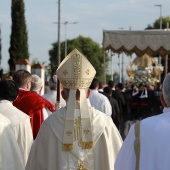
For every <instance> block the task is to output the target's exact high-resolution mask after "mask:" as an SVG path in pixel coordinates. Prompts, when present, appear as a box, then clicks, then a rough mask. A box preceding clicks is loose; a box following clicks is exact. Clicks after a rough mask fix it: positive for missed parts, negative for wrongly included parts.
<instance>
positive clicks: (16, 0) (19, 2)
mask: <svg viewBox="0 0 170 170" xmlns="http://www.w3.org/2000/svg"><path fill="white" fill-rule="evenodd" d="M11 18H12V26H11V36H10V48H9V54H10V58H9V60H8V64H9V67H10V75H12V73H13V72H14V71H15V62H16V61H17V60H18V59H20V58H27V59H29V52H28V35H27V29H26V22H25V8H24V2H23V0H12V5H11Z"/></svg>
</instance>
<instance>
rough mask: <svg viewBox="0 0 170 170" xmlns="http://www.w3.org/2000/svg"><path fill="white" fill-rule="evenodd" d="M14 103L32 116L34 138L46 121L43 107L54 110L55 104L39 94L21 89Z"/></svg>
mask: <svg viewBox="0 0 170 170" xmlns="http://www.w3.org/2000/svg"><path fill="white" fill-rule="evenodd" d="M13 104H14V106H15V107H17V108H18V109H20V110H21V111H23V112H24V113H26V114H27V115H29V116H30V117H31V120H30V121H31V126H32V130H33V137H34V139H35V137H36V136H37V133H38V131H39V128H40V126H41V124H42V122H43V121H44V116H43V108H49V109H50V110H51V111H54V106H53V105H52V104H51V103H50V102H49V101H47V100H46V99H43V98H42V97H41V96H40V95H39V94H37V93H36V92H31V91H25V90H21V89H20V91H19V95H18V98H17V100H15V101H14V103H13Z"/></svg>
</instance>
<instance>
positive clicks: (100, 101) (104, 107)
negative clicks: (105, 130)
mask: <svg viewBox="0 0 170 170" xmlns="http://www.w3.org/2000/svg"><path fill="white" fill-rule="evenodd" d="M98 89H99V80H98V79H97V78H94V79H93V80H92V83H91V85H90V90H91V92H90V97H89V101H90V103H91V106H92V107H94V108H95V109H97V110H99V111H101V112H103V113H105V114H106V115H108V116H111V115H112V106H111V104H110V102H109V99H108V98H107V97H106V96H105V95H103V94H101V93H99V91H98Z"/></svg>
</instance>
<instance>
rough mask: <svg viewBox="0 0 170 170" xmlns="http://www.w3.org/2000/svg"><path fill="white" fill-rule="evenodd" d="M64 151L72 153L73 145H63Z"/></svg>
mask: <svg viewBox="0 0 170 170" xmlns="http://www.w3.org/2000/svg"><path fill="white" fill-rule="evenodd" d="M62 149H63V151H72V150H73V144H63V148H62Z"/></svg>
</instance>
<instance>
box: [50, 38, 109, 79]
mask: <svg viewBox="0 0 170 170" xmlns="http://www.w3.org/2000/svg"><path fill="white" fill-rule="evenodd" d="M64 44H65V42H62V43H61V60H63V59H64V57H65V56H64V54H65V53H64V51H65V50H64V49H65V46H64ZM67 44H68V46H67V52H68V53H70V52H71V51H72V50H73V49H75V48H76V49H77V50H79V51H80V52H81V53H82V54H83V55H84V56H86V57H87V59H88V60H89V61H90V62H91V64H92V65H93V66H94V68H95V69H96V77H97V78H98V79H100V80H101V79H102V77H103V66H102V65H103V50H102V48H100V46H99V44H98V43H96V42H94V41H93V40H92V39H91V38H89V37H83V36H79V37H77V38H75V39H72V40H67ZM57 48H58V45H57V43H53V44H52V49H50V50H49V55H50V62H51V68H52V67H54V65H56V64H57V61H58V59H57ZM108 61H109V58H108V56H106V63H107V62H108Z"/></svg>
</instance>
